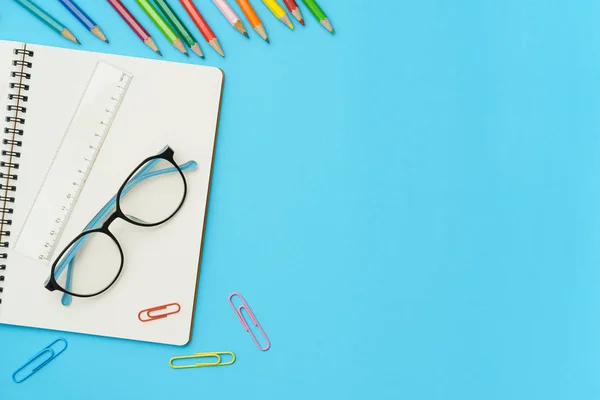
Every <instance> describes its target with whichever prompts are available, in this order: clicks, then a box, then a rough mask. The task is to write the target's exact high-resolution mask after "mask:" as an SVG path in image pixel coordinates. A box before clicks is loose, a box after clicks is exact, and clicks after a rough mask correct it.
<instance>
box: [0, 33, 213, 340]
mask: <svg viewBox="0 0 600 400" xmlns="http://www.w3.org/2000/svg"><path fill="white" fill-rule="evenodd" d="M99 65H105V66H108V67H103V68H104V69H105V70H108V71H112V70H118V71H124V72H123V74H122V76H123V77H127V87H126V88H125V86H124V84H123V85H122V89H123V93H122V98H119V99H118V101H119V106H118V110H117V109H116V108H115V109H114V110H112V111H114V113H115V114H114V115H113V117H112V119H111V122H110V129H109V130H108V133H107V134H106V137H104V138H103V143H102V147H101V148H100V149H99V151H98V152H97V156H96V158H95V160H94V162H93V168H92V169H91V171H89V175H87V178H86V179H85V181H84V182H85V186H83V188H82V190H81V193H80V194H79V196H78V199H77V201H76V203H75V204H74V205H73V209H72V211H71V213H70V217H69V219H68V223H67V224H66V225H64V227H63V228H64V229H63V230H62V232H61V236H60V239H59V240H58V241H57V246H58V247H60V246H63V247H64V244H65V243H68V242H69V241H70V240H71V239H72V238H74V237H75V236H76V235H77V234H78V233H79V232H81V230H82V229H83V228H84V227H85V225H86V224H87V223H88V222H89V220H90V219H91V218H92V217H93V216H94V215H95V214H96V212H98V211H99V210H100V209H101V208H102V206H103V205H104V204H105V203H106V201H107V200H108V199H110V198H111V197H112V196H113V195H114V194H115V193H116V191H117V190H118V188H119V186H120V185H121V184H122V182H123V180H124V179H125V178H126V177H127V175H128V174H129V173H130V172H131V171H133V169H134V168H135V167H136V166H137V165H138V164H139V163H140V162H141V161H142V160H143V159H145V158H146V157H149V156H151V155H153V154H156V153H158V152H159V151H160V150H161V149H162V148H163V147H164V146H165V145H169V146H170V147H171V148H172V149H173V150H174V151H175V160H176V161H177V162H178V163H185V162H186V161H190V160H194V161H196V162H197V169H196V170H195V171H189V172H186V173H185V176H186V179H187V184H188V193H187V198H186V201H185V203H184V205H183V207H182V208H181V211H180V212H179V213H178V214H177V215H176V216H175V217H174V218H173V219H172V220H170V221H168V222H167V223H166V224H164V225H161V226H158V227H154V228H144V227H138V226H135V225H131V224H126V223H120V222H118V223H116V224H115V227H114V232H113V233H114V234H115V236H118V238H119V242H120V244H121V245H122V247H123V250H124V252H125V255H126V258H125V264H124V267H123V272H122V274H121V276H120V278H119V280H118V281H117V282H116V284H115V285H114V286H113V287H111V289H110V290H108V291H107V292H106V293H104V294H102V295H100V296H97V297H92V298H89V299H81V298H74V299H73V301H72V303H71V304H70V305H68V306H65V305H63V304H62V302H61V295H62V293H59V292H49V291H48V290H46V289H45V288H44V283H45V281H46V279H47V278H48V276H49V273H50V267H51V259H48V260H45V259H42V258H43V257H40V259H39V260H38V259H35V258H32V257H29V256H27V255H25V254H24V251H23V248H24V249H25V250H27V249H30V246H29V245H25V246H21V247H22V248H21V249H20V251H17V250H19V249H18V248H17V249H15V246H14V244H15V243H14V242H15V239H16V236H17V235H18V234H20V233H21V231H23V227H24V226H25V221H26V220H27V218H28V216H30V215H31V209H32V207H34V205H36V206H37V207H43V204H42V205H40V204H39V203H40V202H39V201H38V202H37V203H36V200H39V196H40V192H41V191H42V190H41V188H43V187H44V183H45V182H46V183H47V182H48V181H47V180H48V179H50V178H49V175H50V174H52V166H53V165H54V163H55V162H56V160H55V157H56V156H57V154H60V152H59V149H60V148H61V143H62V141H63V140H64V138H65V134H66V132H69V127H71V124H72V123H74V120H76V119H79V121H80V122H81V121H83V122H85V118H82V116H81V114H77V110H78V107H79V105H80V104H81V102H82V99H85V98H88V99H89V98H92V100H93V96H99V94H98V93H97V92H96V91H94V90H92V93H90V90H91V89H90V85H91V83H90V82H93V81H94V79H96V78H94V77H95V76H96V77H97V75H95V74H97V73H98V69H99ZM222 84H223V74H222V72H221V71H220V70H219V69H217V68H211V67H200V66H193V65H185V64H176V63H170V62H164V61H154V60H146V59H138V58H131V57H123V56H116V55H107V54H98V53H91V52H83V51H76V50H68V49H59V48H52V47H45V46H40V45H31V44H24V43H18V42H8V41H0V110H2V111H1V112H4V113H5V114H6V115H5V118H3V119H2V123H3V124H4V127H3V129H2V133H1V134H2V136H3V138H2V144H1V147H2V150H1V152H0V246H1V248H0V324H8V325H19V326H27V327H36V328H44V329H52V330H59V331H68V332H77V333H83V334H92V335H100V336H109V337H116V338H124V339H132V340H141V341H148V342H156V343H164V344H172V345H184V344H186V343H188V342H189V340H190V339H191V327H192V324H193V318H194V308H195V301H196V292H197V286H198V279H199V274H200V259H201V250H202V240H203V235H204V227H205V219H206V212H207V205H208V196H209V190H210V180H211V171H212V164H213V155H214V149H215V142H216V132H217V124H218V119H219V108H220V101H221V91H222ZM125 89H126V93H125ZM86 96H87V97H86ZM115 101H117V99H116V98H115ZM106 111H107V112H109V111H110V112H112V111H111V110H109V109H107V110H106ZM69 134H73V132H70V133H69ZM53 176H54V178H55V179H56V177H57V176H58V177H60V176H61V175H60V174H58V175H57V174H54V175H53ZM65 177H66V175H65ZM47 186H48V185H46V191H47ZM61 190H62V189H61V188H60V187H58V186H57V187H56V192H59V193H60V191H61ZM42 192H43V191H42ZM50 192H52V190H50ZM42 203H43V202H42ZM36 226H37V225H34V226H33V232H34V233H35V230H36V229H38V228H36ZM45 229H47V227H46V226H42V225H40V226H39V232H42V234H45V231H44V230H45ZM112 230H113V227H112V226H111V231H112ZM29 231H30V232H31V231H32V226H29ZM32 237H34V238H35V235H33V236H32ZM35 240H38V241H39V239H35ZM34 244H35V243H34ZM31 246H33V244H32V245H31ZM33 247H35V246H33ZM33 247H31V248H33ZM59 252H60V249H59V250H58V251H56V253H59ZM56 253H55V255H56ZM74 273H75V274H76V273H77V271H76V270H75V272H74ZM168 303H179V304H180V305H181V310H180V312H179V313H177V314H175V315H171V316H169V317H168V318H164V319H160V320H156V321H152V322H150V323H142V322H140V321H139V320H138V318H137V317H138V312H139V311H140V310H143V309H147V308H151V307H154V306H159V305H163V304H168Z"/></svg>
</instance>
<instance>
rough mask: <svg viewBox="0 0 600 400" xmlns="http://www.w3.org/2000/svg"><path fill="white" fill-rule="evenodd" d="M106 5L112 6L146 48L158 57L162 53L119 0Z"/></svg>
mask: <svg viewBox="0 0 600 400" xmlns="http://www.w3.org/2000/svg"><path fill="white" fill-rule="evenodd" d="M107 1H108V3H109V4H110V5H111V6H113V8H114V9H115V11H116V12H117V13H118V14H119V15H120V16H121V18H123V20H124V21H125V22H126V23H127V25H129V27H130V28H131V29H132V30H133V31H134V32H135V34H136V35H138V37H139V38H140V39H141V40H142V42H144V43H145V44H146V45H147V46H148V47H150V48H151V49H152V50H154V51H155V52H157V53H158V54H159V55H160V56H162V53H161V52H160V50H159V49H158V46H157V45H156V43H154V39H152V36H150V34H149V33H148V31H147V30H146V29H144V27H143V26H142V24H140V22H139V21H138V20H137V19H135V17H134V16H133V15H132V14H131V12H130V11H129V10H128V9H127V7H125V6H124V5H123V3H121V0H107Z"/></svg>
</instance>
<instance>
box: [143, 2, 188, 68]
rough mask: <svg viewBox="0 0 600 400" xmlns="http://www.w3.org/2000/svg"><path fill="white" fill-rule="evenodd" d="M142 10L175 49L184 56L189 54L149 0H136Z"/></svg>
mask: <svg viewBox="0 0 600 400" xmlns="http://www.w3.org/2000/svg"><path fill="white" fill-rule="evenodd" d="M136 1H137V3H138V4H139V6H140V7H142V10H144V12H145V13H146V14H147V15H148V17H150V19H151V20H152V22H154V24H155V25H156V26H157V27H158V29H160V31H161V32H162V33H163V35H165V37H166V38H167V39H168V40H169V41H170V42H171V44H173V46H175V48H176V49H177V50H179V51H180V52H182V53H183V54H185V55H186V56H188V57H189V56H190V55H189V54H188V52H187V50H186V49H185V46H184V45H183V42H182V41H181V39H180V38H179V36H177V34H176V33H175V32H173V29H171V27H170V26H169V24H168V23H167V21H165V20H164V18H163V17H161V16H160V14H159V13H158V11H157V10H156V8H154V6H153V5H152V4H150V2H149V0H136Z"/></svg>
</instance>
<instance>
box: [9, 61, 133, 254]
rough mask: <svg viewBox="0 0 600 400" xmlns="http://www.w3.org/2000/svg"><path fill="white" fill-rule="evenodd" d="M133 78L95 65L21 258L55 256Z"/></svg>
mask: <svg viewBox="0 0 600 400" xmlns="http://www.w3.org/2000/svg"><path fill="white" fill-rule="evenodd" d="M132 78H133V77H132V76H131V75H129V74H128V73H126V72H124V71H122V70H120V69H118V68H115V67H113V66H110V65H108V64H105V63H103V62H99V63H98V65H97V66H96V69H95V70H94V72H93V74H92V76H91V78H90V81H89V83H88V86H87V88H86V90H85V92H84V94H83V97H82V98H81V101H80V102H79V106H78V107H77V110H76V111H75V114H74V115H73V118H72V120H71V123H70V125H69V127H68V129H67V132H66V133H65V135H64V137H63V139H62V142H61V143H60V146H59V148H58V150H57V151H56V154H55V156H54V159H53V161H52V164H51V166H50V168H49V170H48V172H47V174H46V178H45V179H44V182H43V184H42V186H41V188H40V190H39V192H38V194H37V196H36V198H35V201H34V203H33V206H32V207H31V209H30V210H29V214H28V215H27V217H26V220H25V224H24V225H23V229H22V230H21V231H20V232H19V234H18V236H17V238H16V241H15V246H14V248H15V250H16V251H18V252H19V253H21V254H23V255H26V256H28V257H31V258H35V259H38V260H50V258H51V257H52V253H53V252H54V250H55V248H54V247H55V245H56V244H57V242H58V240H59V238H60V235H61V232H62V230H63V227H64V226H65V224H66V223H67V221H68V219H69V216H70V215H71V211H72V210H73V208H74V206H75V204H76V202H77V199H78V197H79V194H80V193H81V191H82V189H83V187H84V184H85V181H86V179H87V177H88V175H89V173H90V171H91V169H92V167H93V165H94V161H95V160H96V156H97V155H98V153H99V151H100V148H101V147H102V143H103V142H104V139H105V138H106V136H107V135H108V132H109V131H110V126H111V124H112V122H113V120H114V118H115V116H116V114H117V111H118V110H119V107H120V105H121V102H122V101H123V98H124V97H125V95H126V93H127V89H128V88H129V84H130V82H131V80H132Z"/></svg>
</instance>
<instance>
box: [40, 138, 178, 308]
mask: <svg viewBox="0 0 600 400" xmlns="http://www.w3.org/2000/svg"><path fill="white" fill-rule="evenodd" d="M153 160H165V161H168V162H169V163H171V165H172V166H173V167H174V168H176V169H177V172H178V173H179V175H180V176H181V179H182V180H183V196H182V197H181V202H180V203H179V206H177V208H176V209H175V211H173V213H172V214H171V215H170V216H168V217H167V218H165V219H163V220H162V221H160V222H154V223H147V222H144V221H141V220H133V219H131V218H130V217H129V216H127V215H126V214H125V213H124V212H123V210H122V209H121V195H122V193H123V191H124V190H125V188H126V186H127V183H128V182H129V181H130V180H131V178H133V177H134V175H135V174H136V173H138V171H139V170H140V169H141V168H142V167H143V166H144V165H146V164H147V163H149V162H151V161H153ZM186 197H187V181H186V179H185V175H184V174H183V171H182V170H181V168H179V165H177V163H176V162H175V152H174V151H173V149H171V148H170V147H168V146H167V148H166V149H165V150H164V151H163V152H162V153H160V154H157V155H154V156H152V157H148V158H146V159H145V160H144V161H142V162H141V163H140V164H139V165H138V166H137V167H136V168H135V169H134V170H133V172H132V173H131V174H129V176H128V177H127V178H126V179H125V181H124V182H123V184H122V185H121V187H120V188H119V191H118V192H117V196H116V201H115V211H114V212H113V213H112V214H110V215H109V216H108V217H107V218H106V220H105V221H104V223H103V224H102V226H101V227H100V228H95V229H89V230H86V231H83V232H81V233H80V234H79V235H77V237H75V239H73V240H72V241H71V242H70V243H69V244H68V245H67V246H66V247H65V248H64V249H63V250H62V251H61V252H60V254H59V255H58V257H57V258H56V260H54V263H53V264H52V270H51V273H50V280H49V281H48V283H47V284H46V286H45V288H46V289H47V290H49V291H51V292H54V291H55V290H58V291H60V292H63V293H66V294H70V295H71V296H74V297H80V298H90V297H95V296H98V295H101V294H102V293H104V292H106V291H107V290H108V289H110V288H111V287H112V286H113V285H114V284H115V282H116V281H117V280H118V279H119V277H120V276H121V273H122V272H123V266H124V265H125V254H124V253H123V248H122V247H121V244H120V243H119V240H118V239H117V238H116V236H115V235H113V234H112V232H111V231H110V230H109V227H110V225H111V224H112V223H113V222H114V221H116V220H117V219H122V220H124V221H126V222H129V223H130V224H133V225H137V226H142V227H148V228H151V227H155V226H158V225H162V224H164V223H165V222H167V221H169V220H170V219H171V218H173V217H174V216H175V215H176V214H177V213H178V212H179V210H181V207H182V206H183V203H184V202H185V198H186ZM94 233H101V234H104V235H106V236H108V237H109V238H110V239H111V240H112V241H113V242H114V243H115V244H116V245H117V248H118V249H119V253H120V255H121V265H120V266H119V272H118V273H117V274H116V276H115V278H114V279H113V280H112V282H111V283H109V284H108V286H106V287H105V288H104V289H102V290H101V291H99V292H97V293H94V294H88V295H83V294H78V293H73V292H71V291H69V290H66V289H65V288H63V287H62V286H61V285H60V284H59V283H58V282H57V281H56V278H55V277H54V273H55V270H56V267H57V265H58V264H59V262H60V260H61V259H62V258H63V256H64V255H65V253H66V252H67V251H69V249H70V248H71V247H73V246H74V245H75V244H76V243H77V242H78V241H79V240H81V238H83V237H85V236H87V235H91V234H94Z"/></svg>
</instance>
